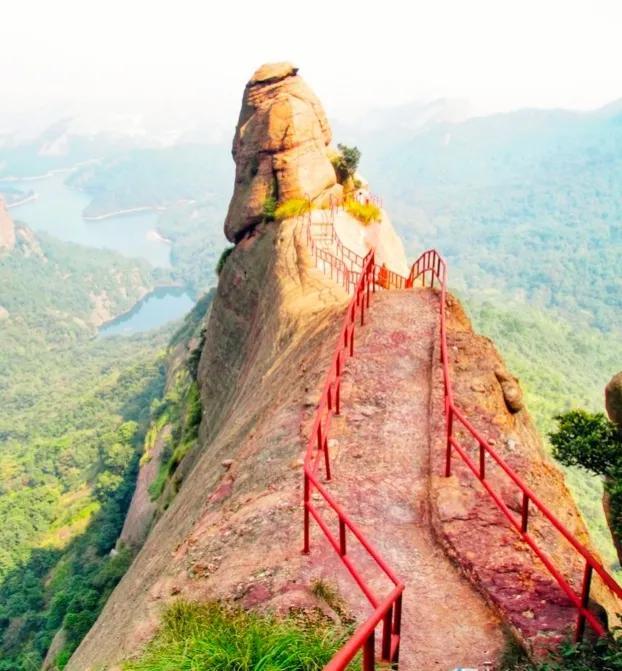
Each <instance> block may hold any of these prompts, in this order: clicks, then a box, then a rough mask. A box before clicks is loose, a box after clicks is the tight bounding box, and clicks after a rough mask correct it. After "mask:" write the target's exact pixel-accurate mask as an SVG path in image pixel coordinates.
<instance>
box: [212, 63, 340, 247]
mask: <svg viewBox="0 0 622 671" xmlns="http://www.w3.org/2000/svg"><path fill="white" fill-rule="evenodd" d="M297 72H298V70H297V68H295V67H294V66H293V65H291V64H289V63H277V64H270V65H264V66H262V67H261V68H259V70H257V72H255V74H254V75H253V76H252V77H251V79H250V81H249V82H248V84H247V85H246V88H245V90H244V97H243V99H242V110H241V112H240V118H239V121H238V125H237V128H236V132H235V138H234V140H233V158H234V160H235V164H236V173H235V188H234V192H233V197H232V198H231V203H230V205H229V212H228V214H227V219H226V222H225V235H226V236H227V238H229V240H231V241H237V240H239V239H240V238H241V237H242V236H243V235H244V234H245V233H246V232H248V231H249V230H250V229H252V227H253V226H255V225H256V224H258V223H259V222H261V220H262V218H263V206H264V202H265V201H266V199H267V198H269V197H274V198H276V199H277V200H279V201H285V200H288V199H289V198H303V197H305V196H309V197H310V198H311V199H312V200H318V199H321V197H322V196H323V195H325V194H328V193H329V192H330V191H331V189H334V190H338V189H340V187H338V186H336V176H335V171H334V169H333V166H332V164H331V162H330V159H329V155H328V151H327V147H328V145H329V143H330V141H331V130H330V127H329V125H328V121H327V120H326V115H325V113H324V110H323V108H322V105H321V103H320V101H319V100H318V98H317V97H316V96H315V94H314V93H313V91H311V89H310V88H309V87H308V86H307V84H306V83H305V82H304V80H303V79H302V78H301V77H299V76H298V74H297Z"/></svg>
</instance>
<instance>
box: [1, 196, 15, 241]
mask: <svg viewBox="0 0 622 671" xmlns="http://www.w3.org/2000/svg"><path fill="white" fill-rule="evenodd" d="M14 247H15V224H14V223H13V220H12V219H11V217H10V215H9V212H8V210H7V207H6V203H5V202H4V199H3V198H0V251H2V250H6V251H10V250H12V249H13V248H14Z"/></svg>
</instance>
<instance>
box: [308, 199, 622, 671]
mask: <svg viewBox="0 0 622 671" xmlns="http://www.w3.org/2000/svg"><path fill="white" fill-rule="evenodd" d="M336 209H337V208H336V206H335V205H334V204H333V203H331V207H330V208H329V210H327V211H326V213H325V217H326V218H325V220H324V221H322V222H320V223H319V226H320V230H321V236H320V239H321V238H322V237H323V238H324V240H326V241H328V242H329V244H330V245H332V249H326V248H321V247H320V246H319V244H318V242H317V241H316V239H315V237H314V236H313V232H312V226H317V225H318V224H317V223H312V217H311V210H310V208H309V212H308V213H307V216H306V219H305V228H306V239H307V243H308V245H309V247H310V250H311V253H312V254H313V256H314V258H315V262H316V264H317V265H318V266H319V265H320V264H321V265H322V266H323V270H324V272H326V264H328V265H329V266H330V275H331V277H332V278H333V279H335V280H336V281H337V282H339V283H341V284H342V285H343V286H344V287H345V288H346V290H347V291H350V290H352V289H353V290H354V295H353V296H352V299H351V301H350V303H349V305H348V309H347V312H346V316H345V320H344V325H343V327H342V330H341V333H340V335H339V340H338V343H337V347H336V350H335V354H334V356H333V360H332V363H331V367H330V369H329V372H328V376H327V378H326V382H325V385H324V389H323V392H322V396H321V398H320V402H319V404H318V407H317V410H316V414H315V419H314V422H313V426H312V430H311V435H310V437H309V442H308V444H307V452H306V456H305V464H304V552H309V548H310V520H311V518H313V519H314V520H315V521H316V522H317V523H318V526H319V527H320V529H321V530H322V532H323V533H324V535H325V536H326V538H327V539H328V541H329V543H330V545H331V546H332V547H333V549H334V550H335V551H336V552H337V554H338V555H339V557H340V558H341V561H342V562H343V564H344V565H345V567H346V568H347V569H348V571H349V572H350V574H351V575H352V577H353V578H354V580H355V581H356V583H357V584H358V586H359V587H360V589H361V591H362V592H363V593H364V594H365V596H366V598H367V600H368V601H369V603H370V604H371V606H372V607H373V609H374V610H373V613H372V615H371V616H370V617H369V618H368V619H367V621H366V622H364V623H363V624H362V625H361V626H360V627H359V628H358V629H357V630H356V631H355V633H354V634H353V636H352V637H351V638H350V640H349V641H348V642H347V643H346V645H345V646H344V647H343V648H342V649H341V650H340V651H339V652H338V653H337V654H336V655H335V656H334V657H333V659H332V660H331V661H330V662H329V664H328V665H327V666H326V667H325V668H326V669H329V670H330V671H342V670H343V669H345V668H346V666H347V665H348V664H349V662H350V661H351V660H352V659H353V658H354V657H355V655H356V654H357V652H358V651H360V650H361V649H362V650H363V669H364V671H371V670H372V669H374V668H375V630H376V628H377V627H378V625H379V623H380V622H383V629H382V642H381V655H380V658H381V660H383V661H385V662H390V663H392V664H395V665H396V664H397V662H398V658H399V645H400V628H401V611H402V593H403V590H404V585H403V584H402V582H401V581H400V580H399V578H397V576H396V575H395V574H394V572H393V571H392V570H391V568H390V567H389V566H388V565H387V564H386V562H385V561H384V560H383V559H382V557H381V556H380V555H379V554H378V552H377V551H376V550H375V549H374V547H373V546H372V544H371V543H370V542H369V541H368V540H367V539H366V538H365V536H364V535H363V533H362V532H361V530H360V529H359V528H358V527H357V525H356V524H355V523H354V522H352V520H350V518H349V517H348V515H347V514H346V513H345V511H344V510H343V509H342V508H341V506H340V505H339V504H338V503H337V502H336V501H335V499H334V498H333V497H332V496H331V494H330V493H329V492H328V491H327V489H326V488H325V487H324V485H323V484H322V483H321V482H320V481H319V479H318V475H317V471H318V468H319V465H320V463H321V462H322V461H323V463H324V472H325V476H326V480H330V479H331V466H330V455H329V449H328V435H329V431H330V422H331V418H332V416H333V415H338V414H339V412H340V408H341V398H340V390H341V376H342V373H343V369H344V365H345V362H346V360H347V359H348V358H349V357H351V356H353V355H354V332H355V325H356V322H357V321H358V319H357V318H358V316H359V315H360V324H361V326H362V325H363V324H364V321H365V311H366V310H367V309H369V307H370V292H371V293H374V292H375V291H376V287H382V288H385V289H408V288H412V287H414V286H415V284H417V283H419V282H420V283H421V285H422V286H423V287H425V286H430V287H431V288H434V286H435V283H437V284H438V288H439V290H440V310H439V319H440V350H441V364H442V368H443V387H444V408H445V418H446V460H445V476H446V477H449V476H450V475H451V465H452V455H453V452H454V451H455V452H457V453H458V455H459V456H460V457H461V459H462V460H463V461H464V463H465V464H466V466H467V467H468V468H469V470H470V471H471V472H472V473H473V475H474V476H475V477H476V478H477V479H478V480H479V482H480V483H481V485H482V486H483V487H484V489H485V491H486V492H487V493H488V495H489V496H490V497H491V499H492V500H493V502H494V503H495V504H496V505H497V507H498V508H499V510H500V511H501V512H502V514H503V515H504V516H505V517H506V519H507V520H508V521H509V523H510V526H511V527H512V528H513V529H514V531H516V532H517V533H518V535H519V536H520V538H521V539H522V540H523V541H524V542H525V543H526V544H527V545H528V546H529V547H530V548H531V550H532V551H533V552H534V554H535V555H536V556H537V557H538V558H539V559H540V561H541V562H542V563H543V564H544V566H545V567H546V569H547V570H548V571H549V573H550V574H551V575H552V576H553V578H554V579H555V581H556V582H557V584H558V585H559V586H560V588H561V589H562V591H563V592H564V593H565V594H566V596H567V597H568V598H569V600H570V602H571V603H572V604H573V605H574V606H575V608H576V609H577V624H576V629H575V638H576V640H580V639H581V638H582V637H583V634H584V632H585V625H586V623H588V624H589V625H590V626H591V627H592V629H593V630H594V631H595V632H596V633H597V634H598V635H603V634H604V633H605V628H604V627H603V625H602V624H601V623H600V621H599V620H598V619H597V618H596V616H595V615H594V614H593V613H592V612H591V611H590V610H589V608H588V605H589V599H590V587H591V581H592V575H593V573H594V572H596V573H597V575H598V576H599V577H600V578H601V579H602V581H603V583H604V584H605V585H606V586H607V588H608V589H609V590H610V591H611V592H612V593H613V594H615V595H616V596H617V597H618V598H620V599H622V588H621V587H620V585H618V583H617V582H616V581H615V579H614V578H613V577H612V576H611V575H610V574H609V573H608V572H607V571H606V570H605V569H604V567H603V566H602V565H601V564H600V562H598V561H597V560H596V558H595V557H594V556H593V555H592V554H591V553H590V552H589V550H588V549H587V548H586V547H585V546H584V545H583V544H581V543H580V542H579V541H578V540H577V539H576V538H575V537H574V536H573V535H572V534H571V533H570V531H568V529H567V528H566V527H565V526H564V525H563V524H562V523H561V522H560V521H559V520H558V519H557V518H556V517H555V515H554V514H553V513H552V512H551V511H550V510H549V509H548V507H547V506H546V505H545V504H544V503H542V502H541V501H540V500H539V498H538V497H537V496H536V495H535V493H534V492H532V491H531V489H530V488H529V487H527V485H526V484H525V483H524V482H523V481H522V479H521V478H520V477H519V476H518V475H517V474H516V473H515V472H514V471H513V470H512V469H511V468H510V467H509V466H508V464H506V463H505V461H504V460H503V459H502V458H501V457H500V456H499V454H498V453H497V452H496V451H495V450H494V449H493V447H492V446H491V445H490V444H489V443H488V441H487V440H486V439H485V438H484V437H483V436H482V435H481V434H480V433H479V432H478V431H477V429H475V427H474V426H473V425H472V424H471V423H470V422H469V420H468V419H467V418H466V417H465V416H464V414H463V413H462V412H461V411H460V409H459V408H458V407H456V405H455V403H454V400H453V389H452V384H451V376H450V370H449V356H448V349H447V318H446V311H445V306H446V302H447V266H446V263H445V261H444V260H443V258H442V257H441V256H440V254H439V253H438V252H437V251H436V250H433V249H432V250H428V251H426V252H424V253H423V254H422V255H421V256H420V257H419V258H418V259H417V260H416V261H415V263H413V265H412V268H411V271H410V274H409V276H408V277H403V276H401V275H399V274H397V273H394V272H392V271H389V270H388V269H387V268H385V267H384V266H378V265H377V264H376V263H375V260H374V253H373V251H371V252H370V253H369V254H368V255H367V256H366V257H365V258H363V257H360V256H359V255H357V254H356V253H355V252H352V251H351V250H348V249H347V248H346V247H344V246H343V245H342V243H341V241H340V240H339V237H338V236H337V234H336V232H335V229H334V225H333V221H334V215H335V212H336ZM455 423H458V424H460V425H461V426H462V427H463V429H464V430H465V431H466V432H467V433H468V434H469V435H470V436H471V437H472V438H474V439H475V441H476V442H477V445H478V463H477V464H476V463H475V461H474V460H473V459H472V457H471V456H470V455H469V454H468V452H467V449H466V448H465V447H463V446H462V445H461V444H460V442H459V441H458V439H457V436H456V434H455V432H454V424H455ZM487 459H492V461H493V462H494V463H495V464H496V465H497V466H499V468H500V469H501V470H502V471H503V472H504V473H505V474H506V475H507V477H508V478H509V479H510V480H511V481H512V482H513V483H514V485H515V486H516V487H517V488H518V489H519V490H520V492H521V494H522V505H521V514H520V516H517V515H516V514H515V513H513V512H512V511H511V510H510V509H509V507H508V506H507V504H506V503H505V502H504V501H503V498H502V496H501V494H499V493H498V492H497V491H495V489H494V488H493V485H492V483H491V481H490V480H489V479H487V477H486V465H487ZM314 492H317V493H318V495H319V497H320V498H321V499H322V501H323V502H324V503H325V504H326V506H327V507H328V508H329V509H330V510H332V511H333V512H334V514H335V515H336V517H337V520H338V524H339V536H338V537H336V536H335V535H334V534H333V533H332V532H331V530H330V528H329V527H328V525H327V524H326V522H325V521H324V519H323V517H322V516H321V514H320V512H319V510H318V508H317V506H316V505H314V503H313V502H312V495H313V493H314ZM530 506H533V507H535V508H536V509H537V510H538V511H539V512H540V513H541V514H542V516H543V517H544V519H546V520H547V521H548V522H549V523H550V524H551V525H552V526H553V528H554V529H555V530H556V531H557V532H559V533H560V534H561V536H562V537H563V538H564V539H566V541H567V542H568V543H569V544H570V545H571V546H572V547H573V548H574V550H575V551H576V552H577V553H578V554H579V555H580V556H581V557H582V558H583V559H584V560H585V568H584V574H583V582H582V586H581V592H580V593H577V592H575V591H574V590H573V588H572V586H571V585H570V584H569V582H568V581H567V580H566V578H565V577H564V576H563V575H562V573H561V572H560V571H559V570H558V569H557V568H556V567H555V565H554V564H553V561H552V560H551V558H550V557H549V556H548V555H547V554H546V552H544V550H542V549H541V548H540V547H539V546H538V544H537V542H536V539H535V538H534V537H533V536H532V535H531V534H529V530H528V527H529V510H530ZM348 532H350V533H351V534H352V535H353V536H354V537H355V539H356V540H357V541H358V542H359V544H360V545H361V546H362V547H363V548H364V549H365V551H366V552H367V554H368V555H369V557H370V558H371V559H372V560H373V561H374V563H375V564H376V566H378V568H380V570H381V571H382V572H383V573H384V574H385V575H386V577H387V578H388V579H389V580H390V581H391V583H392V584H393V586H394V587H393V589H392V590H391V592H390V593H389V595H388V596H386V597H385V598H384V599H383V600H380V599H378V598H377V597H376V596H375V595H374V593H373V592H372V590H371V589H370V588H369V586H368V585H367V583H366V581H365V579H364V577H363V575H362V573H361V572H360V571H359V570H358V569H357V568H356V566H355V565H354V563H353V561H352V559H351V558H350V556H349V555H348V551H347V542H346V541H347V533H348Z"/></svg>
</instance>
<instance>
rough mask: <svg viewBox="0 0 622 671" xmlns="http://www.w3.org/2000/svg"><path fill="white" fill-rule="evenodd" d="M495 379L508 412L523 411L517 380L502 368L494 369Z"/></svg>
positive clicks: (521, 392)
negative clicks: (499, 386)
mask: <svg viewBox="0 0 622 671" xmlns="http://www.w3.org/2000/svg"><path fill="white" fill-rule="evenodd" d="M495 377H496V378H497V381H498V382H499V384H500V385H501V391H502V392H503V398H504V399H505V404H506V405H507V407H508V410H509V411H510V412H519V411H520V410H522V409H523V407H524V403H523V391H522V389H521V388H520V386H519V384H518V380H517V379H516V378H515V377H514V376H513V375H512V374H510V373H508V371H507V370H506V369H505V368H504V367H503V366H497V367H496V368H495Z"/></svg>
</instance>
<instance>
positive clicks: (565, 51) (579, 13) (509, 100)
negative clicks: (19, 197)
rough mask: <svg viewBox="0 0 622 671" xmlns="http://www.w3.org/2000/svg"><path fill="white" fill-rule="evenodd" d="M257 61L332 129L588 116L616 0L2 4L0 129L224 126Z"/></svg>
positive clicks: (604, 82)
mask: <svg viewBox="0 0 622 671" xmlns="http://www.w3.org/2000/svg"><path fill="white" fill-rule="evenodd" d="M273 60H291V61H293V62H295V63H296V64H297V65H298V66H299V67H300V71H301V74H302V75H303V76H304V77H305V78H306V79H307V80H308V82H309V83H310V84H311V85H312V87H313V88H314V89H315V90H316V92H317V93H318V94H319V95H320V97H321V99H322V100H323V102H324V104H325V106H326V108H327V110H328V111H329V113H330V114H333V115H337V116H339V115H344V114H349V113H351V112H352V111H355V110H359V111H360V110H364V109H365V108H369V107H382V106H386V105H393V104H398V103H403V102H408V101H412V100H424V99H430V98H432V97H439V96H446V97H456V98H466V99H468V100H469V101H470V102H471V103H472V104H473V105H474V107H475V109H476V110H478V111H482V112H491V111H502V110H508V109H512V108H516V107H525V106H538V107H551V106H560V107H572V108H580V109H586V108H592V107H597V106H600V105H602V104H605V103H607V102H609V101H611V100H614V99H616V98H619V97H622V0H580V1H579V0H426V1H425V2H421V1H419V0H412V1H411V2H396V1H394V0H380V1H378V2H375V3H370V2H366V1H364V0H358V1H356V2H348V1H343V0H341V1H340V0H329V1H325V0H306V1H297V0H291V1H290V2H285V1H281V0H275V1H270V0H257V2H240V1H232V0H218V2H211V1H210V0H203V2H194V1H190V0H167V1H161V0H149V1H146V0H106V1H105V2H100V1H97V2H96V1H94V0H79V1H75V0H42V1H35V0H16V1H15V2H13V1H10V0H4V2H3V3H2V5H0V87H1V88H0V90H1V91H2V102H1V104H0V120H1V119H2V115H3V114H4V117H5V118H6V117H7V115H12V116H13V117H19V116H20V115H22V114H30V112H31V111H32V110H34V109H39V110H40V111H41V110H45V111H50V112H52V111H54V113H55V111H56V109H57V108H58V109H65V108H67V109H70V108H75V107H77V106H83V107H89V108H91V109H95V108H97V107H100V108H101V109H102V110H105V111H116V110H119V111H132V110H142V109H146V108H148V107H154V108H162V109H166V110H172V109H177V110H184V109H185V110H189V109H194V110H198V111H200V112H201V116H202V117H203V118H204V119H205V120H206V121H211V120H216V121H223V120H228V122H229V124H231V123H232V122H234V120H232V119H231V115H233V116H236V115H237V111H238V107H239V102H240V97H241V93H242V88H243V85H244V83H245V82H246V80H247V79H248V77H249V75H250V74H251V73H252V72H253V70H254V69H255V68H256V67H257V66H258V65H260V64H261V63H262V62H266V61H273ZM3 123H4V124H5V126H6V123H7V122H6V120H4V121H3Z"/></svg>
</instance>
